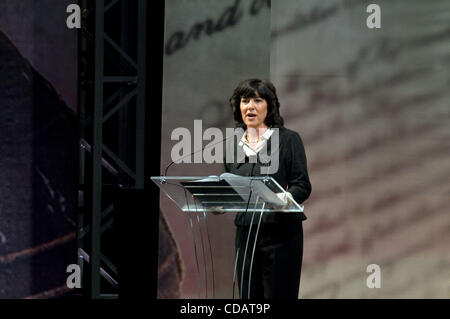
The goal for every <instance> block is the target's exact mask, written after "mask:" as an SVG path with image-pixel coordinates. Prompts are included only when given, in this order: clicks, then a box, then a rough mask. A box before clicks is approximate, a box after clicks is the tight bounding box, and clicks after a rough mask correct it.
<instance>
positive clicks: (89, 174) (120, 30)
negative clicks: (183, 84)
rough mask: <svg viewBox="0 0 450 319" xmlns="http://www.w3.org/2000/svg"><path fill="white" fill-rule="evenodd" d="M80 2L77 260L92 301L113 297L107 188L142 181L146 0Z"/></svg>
mask: <svg viewBox="0 0 450 319" xmlns="http://www.w3.org/2000/svg"><path fill="white" fill-rule="evenodd" d="M79 4H80V7H81V11H82V28H81V30H80V36H79V60H78V63H79V102H78V104H79V109H78V117H79V140H80V152H79V185H80V186H79V212H78V218H77V248H78V264H79V265H80V267H81V269H82V274H83V284H84V291H85V294H87V295H88V296H89V297H90V298H93V299H97V298H116V297H118V294H119V283H120V281H119V279H118V271H117V269H118V267H117V264H116V261H115V260H114V258H113V256H112V255H113V254H112V255H111V252H113V251H114V250H113V249H112V250H111V249H109V250H108V249H107V247H105V245H104V240H105V236H106V237H108V236H110V235H109V234H108V232H111V231H112V232H113V231H114V226H115V216H114V213H113V212H114V204H113V198H112V196H111V195H110V194H108V190H110V189H111V187H112V188H114V187H120V186H125V187H132V188H136V189H143V188H144V186H145V183H146V181H145V176H146V175H145V172H144V168H145V162H144V160H145V153H146V151H145V148H146V140H145V136H146V134H148V131H146V127H145V124H146V118H147V119H148V114H146V105H147V97H148V95H149V92H148V85H149V83H147V81H148V78H147V71H148V65H147V63H148V54H147V43H148V26H147V17H148V13H149V12H150V11H149V10H148V9H149V8H147V6H149V5H150V1H147V0H109V1H108V0H95V1H92V0H80V1H79ZM150 93H151V92H150ZM159 111H160V110H159ZM158 114H159V115H160V113H156V115H158ZM110 237H114V235H112V236H110ZM83 266H84V267H83ZM86 268H87V269H86Z"/></svg>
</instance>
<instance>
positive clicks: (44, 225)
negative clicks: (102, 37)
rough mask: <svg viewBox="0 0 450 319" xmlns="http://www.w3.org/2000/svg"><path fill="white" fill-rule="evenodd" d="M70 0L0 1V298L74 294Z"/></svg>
mask: <svg viewBox="0 0 450 319" xmlns="http://www.w3.org/2000/svg"><path fill="white" fill-rule="evenodd" d="M69 3H70V1H61V0H46V1H31V0H21V1H13V0H1V1H0V60H1V63H0V140H1V143H0V154H1V156H0V180H1V183H0V189H1V192H0V298H27V297H29V298H53V297H62V296H64V295H67V293H68V289H67V287H66V267H67V265H69V264H71V263H74V262H75V257H76V255H75V245H74V243H75V196H76V189H77V186H76V185H77V180H76V176H77V175H76V172H77V170H76V169H77V167H76V159H77V153H76V149H77V148H76V138H77V124H76V113H75V111H76V105H77V100H76V96H77V90H76V81H77V78H76V76H77V63H76V61H77V59H76V50H77V47H76V45H77V35H76V32H70V31H69V30H68V29H67V28H66V24H65V23H66V21H65V20H66V13H65V9H66V6H67V5H68V4H69Z"/></svg>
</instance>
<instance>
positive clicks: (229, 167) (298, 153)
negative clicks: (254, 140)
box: [224, 127, 311, 226]
mask: <svg viewBox="0 0 450 319" xmlns="http://www.w3.org/2000/svg"><path fill="white" fill-rule="evenodd" d="M272 136H273V135H272ZM272 136H271V137H270V138H269V139H268V140H267V143H266V145H265V146H264V148H267V149H266V150H264V149H263V150H261V151H259V152H258V155H257V159H256V163H252V162H255V161H250V159H249V157H247V156H245V162H244V163H238V161H237V160H236V159H237V148H238V147H239V148H240V147H241V146H239V141H240V137H241V136H237V137H235V138H234V139H235V140H234V145H233V146H234V147H233V150H234V157H233V158H234V159H235V162H234V163H226V160H225V158H226V153H225V156H224V165H225V172H228V173H232V174H236V175H241V176H265V175H268V176H271V177H273V178H274V179H275V180H276V181H277V182H278V183H279V184H280V186H281V187H283V188H284V189H286V188H287V191H289V192H290V193H291V194H292V196H293V197H294V199H295V201H296V202H297V203H299V204H301V203H303V202H304V201H305V200H306V199H307V198H308V197H309V195H310V193H311V183H310V181H309V176H308V169H307V163H306V155H305V149H304V146H303V142H302V139H301V138H300V135H299V134H298V133H297V132H295V131H292V130H289V129H287V128H285V127H280V128H279V147H278V148H277V147H272ZM272 148H273V149H272ZM227 149H230V148H227ZM225 152H226V151H225ZM272 152H274V155H275V156H276V153H278V154H279V163H278V170H277V171H276V172H273V173H272V174H261V167H263V166H269V165H271V164H272V163H271V162H270V161H267V160H266V159H264V158H263V159H261V156H263V155H264V154H267V155H270V156H272ZM251 215H252V214H251V213H238V214H237V216H236V219H235V224H236V225H237V226H244V225H250V222H251V217H252V216H251ZM258 219H259V218H256V217H255V218H254V220H253V223H257V222H258ZM305 219H306V216H305V214H303V213H300V214H297V213H265V214H264V216H263V219H262V221H261V222H262V223H284V222H286V223H292V222H295V221H302V220H305Z"/></svg>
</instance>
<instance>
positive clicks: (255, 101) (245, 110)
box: [240, 92, 267, 128]
mask: <svg viewBox="0 0 450 319" xmlns="http://www.w3.org/2000/svg"><path fill="white" fill-rule="evenodd" d="M240 106H241V116H242V120H243V121H244V123H245V125H247V127H253V128H260V127H265V126H266V125H265V124H264V119H265V118H266V116H267V101H266V100H265V99H263V98H262V97H259V94H258V92H256V97H249V98H245V97H243V98H241V105H240Z"/></svg>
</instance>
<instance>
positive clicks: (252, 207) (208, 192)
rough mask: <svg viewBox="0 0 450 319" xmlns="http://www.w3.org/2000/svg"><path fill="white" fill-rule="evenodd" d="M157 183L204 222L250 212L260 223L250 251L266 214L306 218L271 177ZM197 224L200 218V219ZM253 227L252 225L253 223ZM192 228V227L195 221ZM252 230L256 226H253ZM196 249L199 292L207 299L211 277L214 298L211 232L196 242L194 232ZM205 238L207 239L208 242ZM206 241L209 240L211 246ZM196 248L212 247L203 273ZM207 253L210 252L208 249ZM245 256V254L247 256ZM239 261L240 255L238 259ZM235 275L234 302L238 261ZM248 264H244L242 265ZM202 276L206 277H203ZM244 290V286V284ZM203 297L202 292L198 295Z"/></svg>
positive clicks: (230, 176)
mask: <svg viewBox="0 0 450 319" xmlns="http://www.w3.org/2000/svg"><path fill="white" fill-rule="evenodd" d="M151 179H152V180H153V182H154V183H156V185H158V187H159V188H160V189H161V190H162V191H163V192H164V193H165V194H166V196H167V197H169V198H170V199H171V200H172V201H173V202H174V203H175V204H176V205H177V206H178V207H179V209H180V211H181V212H182V213H187V214H189V213H197V214H198V213H200V214H202V215H203V218H206V217H207V215H208V214H210V213H212V214H222V213H239V212H248V213H252V214H253V216H252V219H253V218H254V220H255V221H257V226H255V227H256V236H255V240H254V242H252V243H250V242H249V241H247V247H245V250H246V251H247V249H253V252H254V247H255V244H256V240H257V234H258V231H259V227H260V224H261V219H262V216H263V214H264V213H268V212H278V213H297V214H303V206H302V205H299V204H298V203H297V202H295V200H294V199H293V198H292V197H290V196H287V194H286V191H285V190H284V189H283V188H282V187H281V186H280V185H279V184H278V183H277V182H276V181H275V180H274V179H273V178H272V177H270V176H255V177H243V176H238V175H234V174H230V173H223V174H222V175H220V176H207V177H202V176H170V177H168V176H153V177H151ZM197 220H199V219H198V215H197ZM255 224H256V223H255ZM252 225H253V223H252ZM190 226H191V227H193V223H192V219H191V222H190ZM250 227H253V226H250ZM192 235H193V237H194V238H193V240H194V248H195V255H196V256H195V261H196V264H197V269H198V275H199V278H198V280H199V282H200V281H201V279H202V278H203V282H204V284H203V285H201V284H200V283H199V284H198V287H199V290H200V289H202V288H200V287H203V289H205V290H206V292H205V294H202V295H204V296H205V297H206V298H208V280H207V279H208V277H209V278H210V280H209V287H210V289H209V291H212V293H210V295H209V296H210V297H212V298H215V286H214V262H213V259H214V258H213V251H212V249H211V244H210V238H209V231H208V230H206V231H205V232H204V234H203V233H200V234H199V236H198V237H199V238H196V237H197V236H196V234H195V233H194V232H192ZM205 237H206V238H205ZM205 240H208V243H209V245H207V244H206V242H205ZM197 245H198V246H199V247H202V249H203V251H205V249H204V247H208V246H209V251H208V252H207V254H209V256H205V255H206V254H205V253H204V254H203V258H202V259H203V271H200V265H202V261H201V260H199V257H198V254H197V251H198V250H200V249H197ZM206 250H208V249H206ZM244 256H246V254H245V255H244ZM251 256H252V257H251V263H253V257H254V254H252V255H251ZM235 258H237V254H236V256H235ZM207 260H210V261H211V267H209V268H210V270H211V271H210V272H211V273H210V274H209V276H208V274H207V273H206V272H207V269H208V267H207V266H206V262H207ZM234 264H235V267H234V274H233V288H232V290H233V291H232V292H233V294H232V295H233V298H234V290H235V289H234V287H235V281H236V272H237V271H242V272H243V269H242V270H240V269H236V267H237V260H235V263H234ZM243 264H245V263H243ZM202 273H203V274H202ZM240 278H243V280H248V281H251V274H246V276H241V277H240ZM248 286H250V285H248ZM241 288H242V283H241ZM239 293H240V296H241V297H242V296H246V297H251V296H248V294H247V292H242V289H239ZM198 296H200V291H199V293H198Z"/></svg>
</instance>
